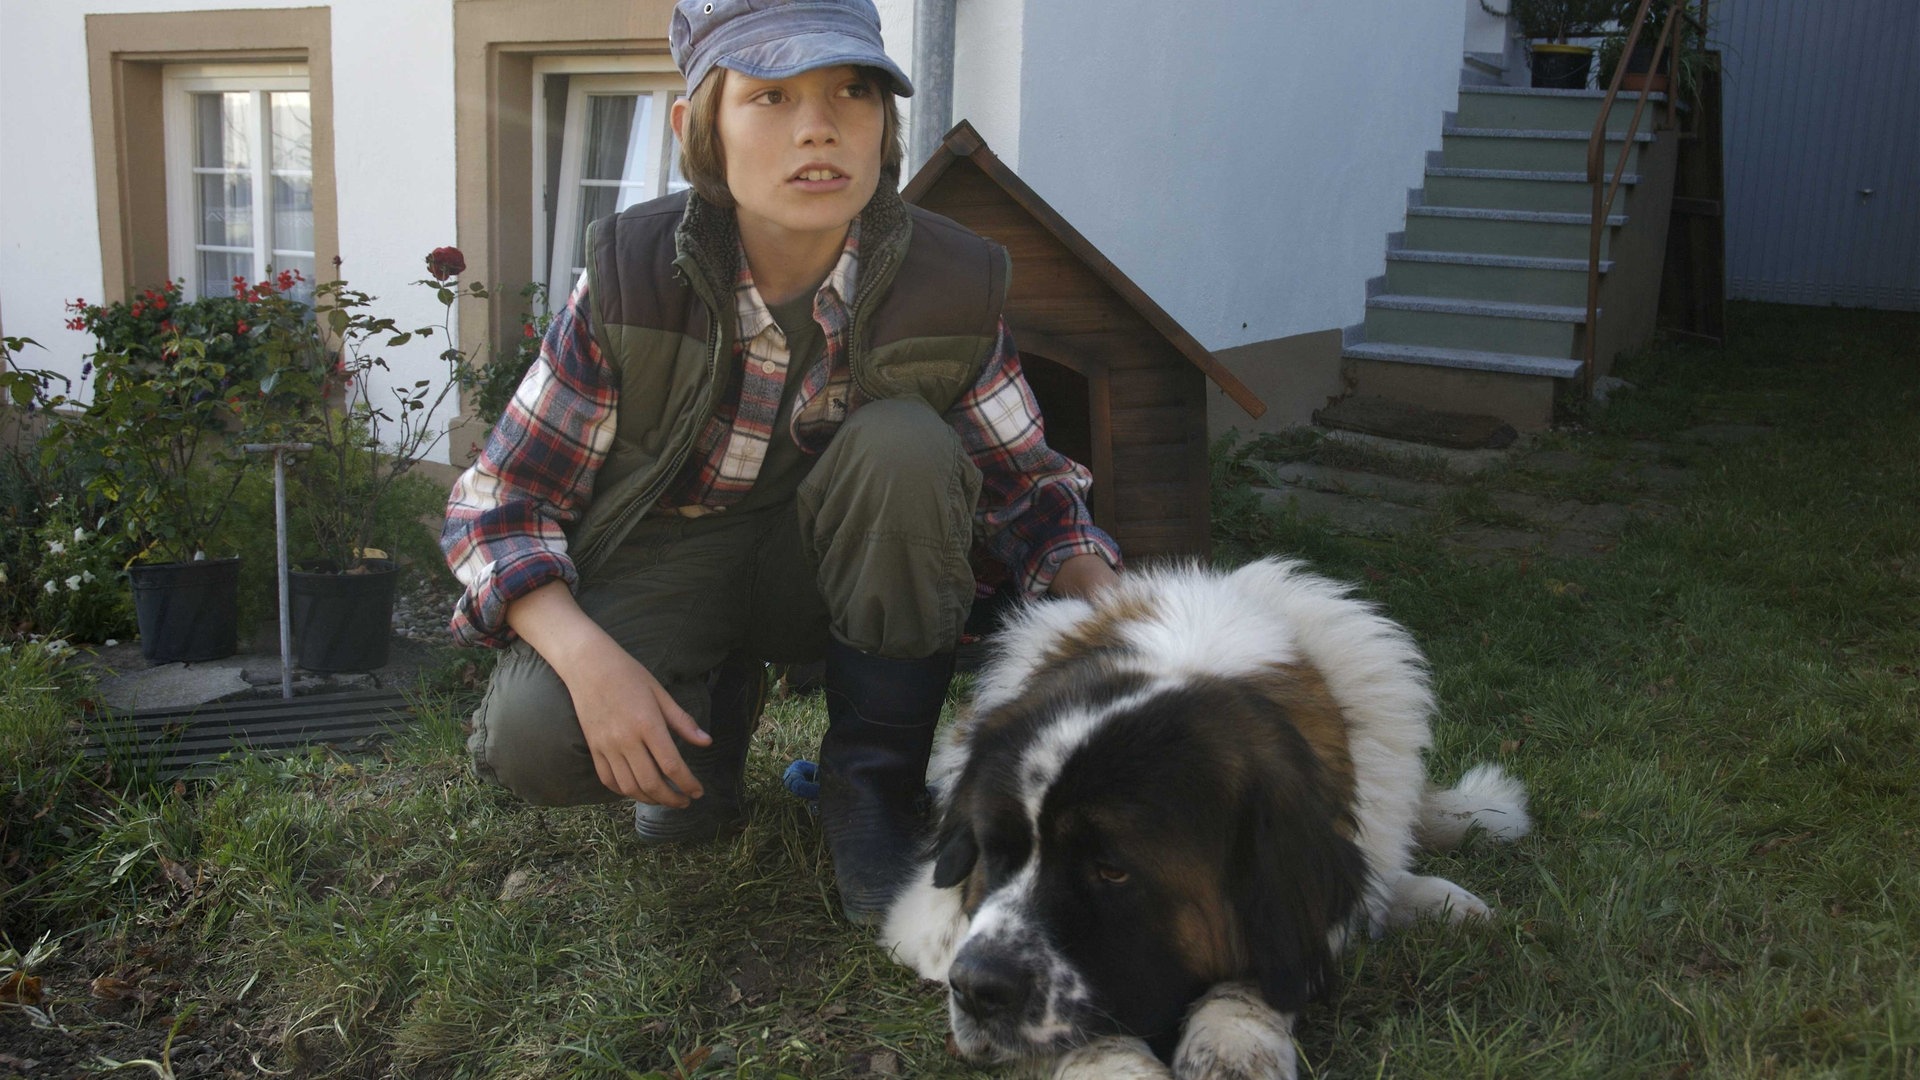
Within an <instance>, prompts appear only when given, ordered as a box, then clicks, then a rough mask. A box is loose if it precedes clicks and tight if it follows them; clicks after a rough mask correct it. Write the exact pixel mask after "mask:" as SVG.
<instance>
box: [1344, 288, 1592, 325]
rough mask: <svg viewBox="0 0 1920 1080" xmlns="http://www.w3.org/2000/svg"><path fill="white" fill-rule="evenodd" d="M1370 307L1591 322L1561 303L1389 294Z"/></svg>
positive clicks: (1578, 310) (1582, 310) (1583, 310)
mask: <svg viewBox="0 0 1920 1080" xmlns="http://www.w3.org/2000/svg"><path fill="white" fill-rule="evenodd" d="M1367 306H1368V307H1370V308H1386V309H1389V310H1393V311H1432V312H1438V313H1440V314H1444V315H1482V316H1488V317H1491V318H1496V319H1529V320H1532V321H1535V322H1557V323H1583V322H1586V321H1587V309H1586V308H1584V307H1566V306H1563V305H1559V304H1516V303H1512V302H1510V301H1502V300H1465V299H1457V298H1453V297H1444V296H1396V295H1393V294H1390V293H1389V294H1384V295H1380V296H1374V297H1369V298H1368V300H1367Z"/></svg>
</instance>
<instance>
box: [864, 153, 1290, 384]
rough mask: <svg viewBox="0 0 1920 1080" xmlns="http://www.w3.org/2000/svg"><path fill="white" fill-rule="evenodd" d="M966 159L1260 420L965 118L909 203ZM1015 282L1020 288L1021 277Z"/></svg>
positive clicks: (1202, 353) (1222, 375)
mask: <svg viewBox="0 0 1920 1080" xmlns="http://www.w3.org/2000/svg"><path fill="white" fill-rule="evenodd" d="M961 159H965V160H967V161H970V162H972V163H973V166H974V167H975V168H977V169H979V170H980V172H981V173H983V174H984V175H985V176H986V177H987V179H989V180H991V181H993V183H994V185H995V186H996V187H998V188H999V189H1000V190H1001V191H1002V192H1005V193H1006V196H1007V198H1008V199H1010V200H1011V201H1012V202H1013V203H1014V204H1015V205H1017V206H1019V207H1020V209H1021V210H1023V211H1025V212H1026V214H1027V216H1029V217H1031V218H1032V219H1033V220H1034V221H1035V222H1036V223H1037V224H1039V226H1040V227H1041V228H1042V229H1044V230H1046V232H1047V233H1048V234H1049V235H1051V236H1052V237H1053V238H1054V239H1055V240H1057V241H1059V242H1060V244H1061V245H1062V246H1063V247H1065V248H1066V249H1067V251H1069V252H1070V253H1072V254H1073V256H1074V257H1075V258H1077V259H1079V260H1080V261H1081V262H1082V263H1083V264H1085V265H1086V267H1087V269H1089V270H1090V271H1092V272H1093V274H1094V276H1095V277H1096V278H1098V279H1099V280H1100V281H1101V282H1102V283H1104V284H1105V285H1106V286H1107V287H1108V288H1110V289H1112V290H1113V292H1114V294H1115V295H1116V296H1118V297H1119V298H1120V299H1121V300H1122V301H1123V302H1125V303H1126V304H1127V306H1129V307H1130V308H1132V309H1133V311H1134V312H1135V313H1136V314H1138V315H1139V316H1140V317H1141V318H1142V319H1145V320H1146V322H1147V324H1148V325H1149V326H1151V327H1153V329H1154V330H1155V331H1157V332H1158V333H1159V334H1160V336H1161V337H1162V338H1165V339H1166V341H1167V344H1169V345H1171V346H1173V348H1174V349H1175V350H1176V351H1177V352H1179V353H1180V355H1182V356H1184V357H1186V358H1187V361H1188V362H1189V363H1191V364H1192V365H1193V366H1194V367H1196V368H1199V369H1200V371H1201V372H1202V373H1203V374H1205V375H1206V377H1207V378H1208V379H1209V380H1210V381H1211V382H1212V383H1213V384H1214V385H1215V386H1217V387H1219V388H1220V389H1221V391H1223V392H1224V393H1225V394H1226V395H1227V396H1228V397H1229V398H1232V399H1233V401H1234V403H1235V404H1237V405H1239V406H1240V407H1241V408H1242V409H1244V410H1246V413H1247V415H1249V416H1252V417H1255V418H1258V417H1259V416H1260V415H1261V414H1263V413H1265V412H1266V411H1267V406H1266V403H1265V402H1262V401H1261V400H1260V398H1259V397H1258V396H1256V395H1255V394H1254V392H1253V391H1252V390H1250V389H1248V388H1247V385H1246V384H1245V383H1243V382H1241V381H1240V379H1239V378H1238V377H1237V376H1235V375H1234V373H1233V372H1231V371H1229V370H1227V367H1226V365H1224V364H1222V363H1221V362H1220V361H1219V360H1217V359H1215V358H1214V355H1213V354H1212V353H1211V352H1208V351H1207V348H1206V346H1204V345H1202V344H1200V342H1199V341H1197V340H1195V339H1194V336H1193V335H1192V334H1189V333H1187V331H1186V329H1185V328H1184V327H1182V326H1181V325H1180V324H1179V323H1178V322H1176V321H1175V320H1174V318H1173V316H1171V315H1169V314H1167V313H1166V311H1165V310H1164V309H1162V308H1161V307H1160V305H1159V304H1156V303H1154V302H1153V298H1152V297H1150V296H1148V295H1147V294H1146V292H1145V290H1143V289H1141V288H1140V286H1138V285H1136V284H1134V283H1133V281H1132V279H1130V278H1128V277H1127V275H1125V274H1123V273H1121V272H1120V268H1119V267H1117V266H1115V265H1113V261H1112V260H1110V259H1108V258H1107V257H1106V256H1105V255H1102V254H1101V253H1100V249H1099V248H1096V247H1094V246H1093V244H1092V243H1090V242H1089V241H1088V240H1087V238H1086V237H1084V236H1082V235H1080V230H1078V229H1076V228H1074V227H1073V226H1072V225H1070V224H1068V223H1067V219H1066V218H1064V217H1061V216H1060V212H1059V211H1057V210H1055V209H1054V208H1053V207H1051V206H1049V205H1047V201H1046V200H1045V199H1042V198H1041V197H1040V196H1039V195H1038V194H1037V193H1036V192H1035V191H1034V190H1033V189H1032V188H1030V187H1028V186H1027V184H1026V181H1024V180H1021V179H1020V177H1018V176H1016V175H1015V174H1014V172H1013V170H1012V169H1009V168H1007V166H1006V163H1005V162H1003V161H1001V160H1000V158H999V157H998V156H997V155H996V154H994V152H993V151H992V150H991V149H989V148H988V147H987V142H986V140H985V139H982V138H981V137H980V133H979V132H977V131H975V130H974V129H973V125H972V124H969V123H968V122H966V121H965V120H962V121H960V122H959V123H958V124H955V125H954V127H953V130H952V131H949V132H947V134H946V137H945V138H944V139H942V140H941V143H940V149H938V150H936V151H934V154H933V156H932V157H931V158H929V159H928V160H927V163H926V164H925V165H923V166H921V168H920V171H919V172H918V173H915V174H914V177H913V180H912V181H910V182H909V183H908V184H907V186H906V189H905V190H904V191H903V192H902V193H901V197H902V198H904V199H905V200H906V201H907V202H910V203H916V204H917V203H919V202H920V201H921V199H922V198H923V197H924V196H925V195H926V194H927V193H928V192H929V191H931V190H932V189H933V188H934V186H935V185H937V184H938V183H939V182H940V178H941V177H942V176H944V175H946V172H947V170H948V169H950V168H952V167H953V165H954V163H955V162H958V161H960V160H961ZM1015 281H1016V287H1017V282H1018V278H1016V279H1015Z"/></svg>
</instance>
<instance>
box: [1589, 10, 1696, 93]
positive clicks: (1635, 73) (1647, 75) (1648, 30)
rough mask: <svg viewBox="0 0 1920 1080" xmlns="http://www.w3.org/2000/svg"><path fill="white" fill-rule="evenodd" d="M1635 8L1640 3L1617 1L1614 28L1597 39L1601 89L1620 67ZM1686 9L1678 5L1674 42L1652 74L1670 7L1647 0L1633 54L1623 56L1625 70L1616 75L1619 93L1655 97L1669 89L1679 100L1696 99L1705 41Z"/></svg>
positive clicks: (1670, 44) (1668, 45)
mask: <svg viewBox="0 0 1920 1080" xmlns="http://www.w3.org/2000/svg"><path fill="white" fill-rule="evenodd" d="M1639 6H1640V0H1620V5H1619V8H1618V11H1617V15H1618V18H1617V20H1616V25H1615V28H1614V29H1613V30H1612V31H1610V32H1609V33H1608V34H1607V35H1606V36H1605V37H1603V38H1601V39H1600V45H1599V50H1598V60H1599V69H1600V82H1601V85H1603V86H1606V85H1612V82H1613V74H1614V71H1615V69H1617V68H1618V67H1619V66H1620V63H1621V61H1622V54H1623V53H1627V31H1628V30H1629V29H1630V28H1631V27H1632V25H1633V17H1634V14H1635V12H1636V11H1637V10H1638V9H1639ZM1689 6H1690V5H1688V4H1686V3H1684V2H1683V3H1681V4H1680V5H1679V7H1680V14H1679V16H1678V19H1679V25H1678V26H1677V27H1676V28H1675V31H1674V39H1673V40H1672V41H1670V42H1668V44H1667V48H1666V51H1665V53H1664V54H1663V55H1662V57H1661V59H1660V70H1658V71H1654V70H1652V69H1653V54H1654V49H1655V46H1656V45H1657V44H1658V42H1659V38H1660V31H1661V28H1662V27H1664V26H1665V25H1666V21H1667V16H1668V14H1669V12H1671V11H1672V10H1673V8H1674V5H1673V4H1672V3H1671V2H1669V0H1649V2H1648V4H1647V19H1646V22H1645V23H1644V24H1643V25H1642V26H1641V27H1640V37H1639V40H1637V41H1635V42H1634V45H1633V51H1632V52H1631V53H1628V54H1627V55H1626V56H1625V62H1626V71H1625V73H1623V74H1622V75H1621V76H1620V89H1621V90H1623V91H1630V92H1634V93H1638V92H1640V91H1641V90H1648V91H1651V92H1653V93H1657V94H1658V93H1666V92H1667V91H1668V90H1670V89H1671V90H1674V91H1675V92H1676V93H1678V94H1679V95H1680V96H1681V98H1682V99H1683V100H1692V99H1693V98H1694V97H1695V96H1696V93H1697V91H1698V89H1699V85H1700V66H1701V64H1703V63H1705V53H1704V52H1703V49H1704V47H1705V41H1704V40H1703V36H1702V34H1701V32H1700V31H1699V30H1698V29H1696V28H1695V26H1694V23H1693V22H1692V21H1691V20H1689V19H1688V18H1687V16H1688V14H1690V12H1688V10H1687V8H1688V7H1689ZM1676 83H1677V84H1678V85H1677V86H1675V84H1676Z"/></svg>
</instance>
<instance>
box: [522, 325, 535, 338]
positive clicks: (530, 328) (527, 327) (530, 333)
mask: <svg viewBox="0 0 1920 1080" xmlns="http://www.w3.org/2000/svg"><path fill="white" fill-rule="evenodd" d="M520 329H521V330H523V331H525V333H524V334H523V335H522V336H523V337H532V336H533V324H532V323H521V324H520Z"/></svg>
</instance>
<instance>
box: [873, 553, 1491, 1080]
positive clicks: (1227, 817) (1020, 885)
mask: <svg viewBox="0 0 1920 1080" xmlns="http://www.w3.org/2000/svg"><path fill="white" fill-rule="evenodd" d="M1433 712H1434V698H1433V693H1432V691H1431V689H1430V688H1429V686H1428V679H1427V671H1426V665H1425V661H1424V659H1423V658H1422V656H1421V654H1420V652H1419V650H1418V649H1417V648H1416V647H1415V645H1414V643H1413V639H1412V638H1411V636H1410V635H1408V633H1407V632H1406V631H1405V630H1404V629H1402V628H1401V627H1399V626H1398V625H1396V624H1394V623H1393V622H1391V621H1389V620H1388V619H1387V618H1385V617H1384V616H1382V615H1380V614H1379V613H1378V612H1377V611H1375V610H1374V609H1373V608H1372V607H1371V606H1369V605H1367V604H1365V603H1363V602H1361V601H1358V600H1355V599H1353V598H1352V597H1351V596H1349V595H1348V589H1347V588H1346V587H1345V586H1342V585H1340V584H1338V583H1336V582H1333V581H1330V580H1328V579H1326V578H1322V577H1318V576H1315V575H1313V574H1311V573H1308V572H1307V571H1306V570H1304V569H1303V568H1302V566H1301V564H1299V563H1296V562H1283V561H1278V560H1267V561H1263V562H1257V563H1253V564H1251V565H1248V566H1245V567H1242V568H1240V569H1239V570H1235V571H1233V572H1231V573H1224V572H1217V571H1212V570H1206V569H1201V568H1197V567H1183V568H1171V569H1160V570H1150V571H1143V572H1134V573H1130V574H1127V575H1124V576H1123V579H1122V581H1121V583H1120V585H1118V586H1117V587H1115V588H1113V589H1110V590H1108V591H1107V592H1105V593H1103V594H1102V595H1101V596H1100V597H1098V599H1097V600H1095V601H1093V602H1088V601H1085V600H1077V599H1074V600H1047V601H1042V602H1039V603H1036V604H1033V605H1031V606H1028V607H1026V608H1024V609H1023V610H1022V611H1020V612H1019V613H1018V614H1016V615H1015V616H1014V617H1013V618H1012V619H1011V621H1010V622H1009V623H1008V625H1007V626H1006V627H1005V628H1004V629H1003V630H1002V631H1001V632H1000V633H999V634H998V635H997V642H996V645H995V651H994V655H993V657H992V659H991V660H990V662H989V663H988V665H987V666H986V667H985V668H984V669H983V670H982V672H981V675H980V678H979V682H978V684H977V687H976V691H975V700H974V703H973V706H972V709H971V710H970V712H969V714H968V716H967V717H966V718H965V719H964V720H963V721H962V722H961V723H960V724H958V725H956V727H955V729H954V730H953V732H951V733H950V734H949V736H948V737H947V739H946V740H945V742H944V743H943V745H942V748H941V750H940V753H939V754H938V755H937V756H936V758H935V761H934V765H933V768H932V769H931V776H930V782H931V785H932V787H933V791H934V795H935V800H936V802H935V808H936V809H935V820H934V828H933V835H932V837H931V840H930V843H929V847H928V849H927V850H928V854H927V857H926V860H925V862H924V865H921V866H919V867H917V868H916V874H915V876H914V878H913V879H912V880H911V881H910V882H909V883H908V884H907V885H906V886H904V887H903V889H902V891H901V893H900V894H899V895H898V896H897V897H896V899H895V901H894V903H893V904H892V906H891V907H890V909H889V911H888V915H887V919H886V922H885V924H884V929H883V931H882V934H881V944H882V945H883V946H884V947H886V948H888V949H890V950H891V951H892V953H893V955H894V956H895V957H896V958H897V959H899V960H900V961H901V962H903V963H905V964H907V965H908V966H910V967H912V968H914V969H915V970H917V971H919V972H920V974H921V975H923V976H925V977H927V978H929V979H934V980H938V981H941V982H944V983H946V984H947V987H948V1008H949V1014H950V1019H951V1028H952V1030H951V1041H952V1045H953V1048H954V1049H955V1051H956V1052H957V1053H959V1054H960V1055H961V1056H963V1057H966V1058H970V1059H973V1060H976V1061H982V1062H987V1061H999V1062H1009V1063H1018V1064H1021V1065H1023V1066H1025V1067H1027V1068H1028V1069H1031V1070H1035V1071H1039V1072H1041V1073H1043V1074H1045V1073H1049V1072H1050V1073H1051V1075H1053V1076H1054V1077H1059V1078H1065V1077H1074V1078H1084V1080H1092V1078H1096V1077H1097V1078H1100V1080H1123V1078H1128V1077H1142V1078H1146V1077H1162V1078H1164V1077H1168V1076H1172V1077H1179V1078H1194V1080H1197V1078H1201V1077H1217V1078H1255V1077H1258V1078H1276V1077H1292V1076H1294V1070H1295V1065H1294V1049H1293V1042H1292V1030H1293V1017H1294V1014H1295V1013H1297V1012H1298V1011H1299V1009H1300V1008H1301V1006H1302V1005H1304V1004H1305V1003H1306V1002H1307V1001H1308V1000H1309V999H1311V998H1313V997H1314V996H1315V995H1316V994H1318V993H1319V992H1320V991H1321V990H1322V989H1323V988H1324V987H1325V986H1326V985H1327V983H1328V981H1329V979H1330V978H1331V976H1332V974H1333V970H1334V965H1335V958H1336V956H1337V955H1338V953H1339V950H1340V948H1341V947H1342V945H1343V943H1344V942H1345V941H1346V938H1347V935H1348V934H1349V933H1350V932H1353V931H1355V930H1364V931H1367V932H1372V933H1376V934H1377V933H1380V932H1382V931H1385V930H1388V929H1391V928H1395V927H1401V926H1406V925H1408V924H1410V923H1412V922H1414V921H1415V920H1417V919H1420V918H1422V917H1426V916H1438V917H1444V918H1446V919H1449V920H1452V921H1458V920H1460V919H1464V918H1468V917H1473V916H1486V915H1488V914H1490V910H1489V908H1488V907H1487V905H1486V904H1484V903H1482V902H1481V901H1480V899H1479V898H1478V897H1476V896H1474V895H1473V894H1472V893H1470V892H1468V891H1467V890H1465V889H1463V888H1461V887H1460V886H1458V885H1455V884H1453V883H1452V882H1450V881H1445V880H1443V879H1441V878H1437V877H1425V876H1421V875H1419V874H1415V873H1414V872H1413V871H1412V870H1411V869H1410V868H1409V864H1410V862H1411V860H1412V857H1413V852H1414V848H1415V846H1416V843H1420V844H1425V845H1427V846H1431V847H1442V846H1448V845H1451V844H1455V843H1457V842H1459V841H1460V839H1461V838H1462V837H1464V836H1465V835H1466V833H1467V831H1468V829H1469V828H1472V827H1479V828H1483V829H1485V830H1486V831H1487V832H1488V833H1490V834H1491V835H1492V836H1494V837H1496V838H1499V839H1514V838H1517V837H1519V836H1522V835H1524V834H1525V833H1526V831H1527V828H1528V819H1527V813H1526V795H1525V793H1524V791H1523V790H1522V788H1521V786H1520V785H1519V783H1517V782H1516V781H1514V780H1512V779H1511V778H1509V777H1507V776H1506V775H1504V774H1503V773H1502V772H1501V771H1500V770H1499V769H1498V768H1497V767H1494V766H1490V765H1482V766H1478V767H1476V768H1474V769H1472V770H1471V771H1469V772H1468V773H1467V774H1466V776H1465V777H1464V778H1463V779H1462V780H1461V781H1460V783H1459V784H1458V785H1457V786H1455V787H1453V788H1452V789H1449V790H1440V789H1438V788H1434V787H1431V786H1429V785H1428V783H1427V778H1426V769H1425V766H1424V764H1423V762H1422V760H1421V754H1422V752H1423V751H1424V750H1426V749H1427V747H1428V745H1429V744H1430V742H1431V737H1430V735H1429V731H1428V721H1429V718H1430V717H1431V716H1432V714H1433ZM1167 1062H1170V1063H1171V1064H1170V1065H1168V1064H1166V1063H1167Z"/></svg>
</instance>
